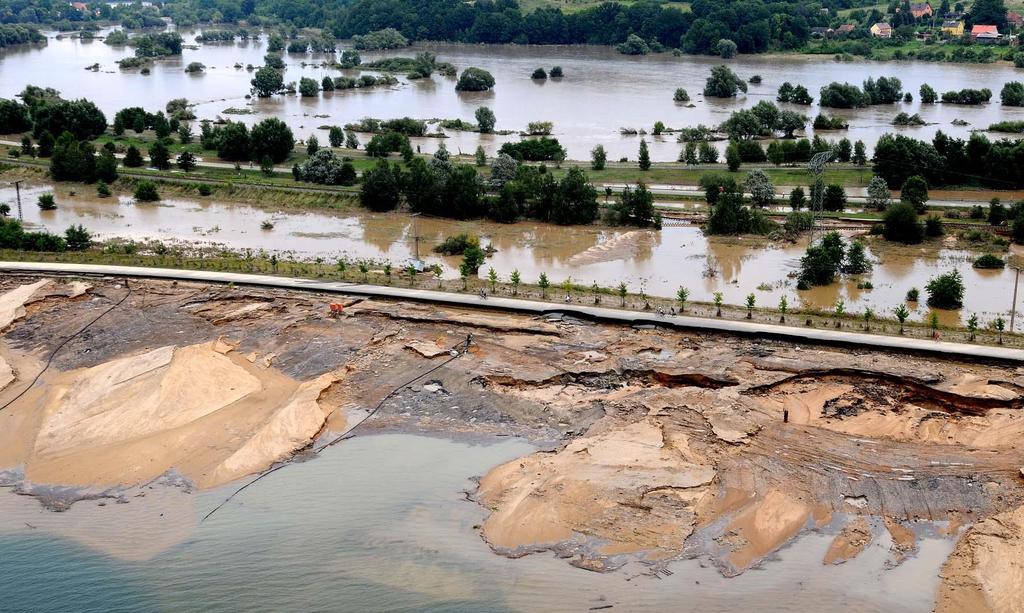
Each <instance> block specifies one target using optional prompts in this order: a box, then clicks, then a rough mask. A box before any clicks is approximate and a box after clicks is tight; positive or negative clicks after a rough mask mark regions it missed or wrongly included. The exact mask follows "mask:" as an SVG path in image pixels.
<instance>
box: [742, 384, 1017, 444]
mask: <svg viewBox="0 0 1024 613" xmlns="http://www.w3.org/2000/svg"><path fill="white" fill-rule="evenodd" d="M952 388H953V389H955V390H958V391H961V392H963V391H970V392H973V393H972V394H971V396H970V397H973V398H977V399H982V400H996V401H1000V400H1006V401H1010V400H1014V399H1016V398H1017V397H1018V394H1017V393H1016V392H1013V391H1011V390H1009V389H1007V388H1005V387H1002V386H998V385H993V384H990V383H989V382H988V381H987V380H983V381H971V382H962V383H957V384H954V385H953V386H952ZM868 392H869V393H865V390H862V389H858V388H857V387H856V386H855V385H853V384H849V383H829V382H821V383H809V382H801V383H787V384H785V385H782V386H779V387H778V388H776V390H774V391H773V394H772V395H771V396H766V397H761V398H757V399H756V403H757V404H758V405H759V407H760V408H761V409H762V410H763V411H764V412H766V413H768V414H770V415H780V414H782V412H783V410H786V411H788V412H789V421H790V423H794V424H800V425H812V426H816V427H820V428H827V429H829V430H834V431H836V432H843V433H846V434H850V435H854V436H863V437H871V438H887V439H891V440H896V441H912V442H930V443H940V444H947V445H959V446H970V447H992V448H1002V447H1005V448H1014V447H1017V446H1019V445H1020V443H1021V441H1022V440H1024V412H1022V411H1020V410H1019V409H1017V408H991V409H987V410H983V411H982V414H978V415H969V414H964V413H962V412H956V411H955V410H952V409H951V408H947V407H945V406H943V404H942V403H941V402H928V401H927V400H919V401H917V402H915V401H914V400H911V401H908V402H901V401H900V400H899V399H898V398H894V397H893V396H892V395H887V394H885V393H884V392H885V390H884V388H881V389H879V390H868ZM965 398H966V396H965Z"/></svg>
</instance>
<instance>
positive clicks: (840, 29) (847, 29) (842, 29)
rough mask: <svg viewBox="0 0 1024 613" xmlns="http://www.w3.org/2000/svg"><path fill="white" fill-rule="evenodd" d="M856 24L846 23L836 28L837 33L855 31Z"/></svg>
mask: <svg viewBox="0 0 1024 613" xmlns="http://www.w3.org/2000/svg"><path fill="white" fill-rule="evenodd" d="M854 27H855V26H854V25H853V24H852V23H844V24H843V25H841V26H839V27H838V28H836V34H849V33H850V32H853V29H854Z"/></svg>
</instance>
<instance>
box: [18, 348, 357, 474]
mask: <svg viewBox="0 0 1024 613" xmlns="http://www.w3.org/2000/svg"><path fill="white" fill-rule="evenodd" d="M336 380H337V377H335V376H334V375H333V374H327V375H323V376H321V377H319V378H317V379H315V380H312V381H309V382H306V383H302V384H299V383H297V382H296V381H294V380H292V379H290V378H289V377H286V376H284V375H283V374H281V373H279V372H276V371H274V370H272V369H267V368H261V367H259V366H256V365H253V364H250V363H249V362H248V361H247V360H245V359H244V358H241V357H239V356H235V355H234V354H233V353H232V347H231V345H229V344H227V343H225V342H223V341H214V342H209V343H202V344H199V345H192V346H186V347H173V346H166V347H160V348H157V349H154V350H151V351H147V352H145V353H142V354H139V355H133V356H128V357H124V358H119V359H115V360H111V361H109V362H105V363H102V364H98V365H96V366H92V367H89V368H83V369H78V370H74V371H70V372H65V373H60V372H57V373H54V374H53V375H52V376H50V375H47V380H46V385H45V386H42V387H37V388H34V389H33V390H32V391H31V392H30V393H28V394H26V395H25V396H24V397H23V398H22V399H21V400H19V401H18V402H16V403H15V404H14V405H12V406H11V407H10V408H9V409H8V411H6V412H5V413H4V414H2V415H0V420H2V422H3V427H0V466H19V465H21V466H24V468H25V478H26V480H27V481H29V482H32V483H36V484H40V483H45V484H61V485H76V486H89V487H108V486H127V485H134V484H139V483H144V482H147V481H149V480H152V479H154V478H156V477H158V476H159V475H161V474H164V473H165V472H167V471H168V470H170V469H175V470H177V471H178V472H179V473H181V474H182V475H184V476H185V477H187V478H189V479H191V480H192V481H193V482H195V483H196V484H197V485H199V486H200V487H211V486H215V485H218V484H221V483H225V482H228V481H231V480H232V479H235V478H238V477H240V476H243V475H246V474H249V473H252V472H256V471H259V470H261V469H263V468H266V467H267V466H269V465H270V464H271V463H273V462H275V461H277V460H281V459H284V458H286V457H287V456H288V455H290V454H291V453H293V452H294V451H296V450H297V449H300V448H302V447H304V446H306V445H308V444H309V443H310V441H311V440H312V439H313V437H314V436H316V434H317V433H318V432H319V431H320V429H321V428H322V427H323V424H324V422H325V421H326V419H327V416H328V414H329V412H330V411H329V409H327V408H322V407H320V406H319V404H318V403H317V398H318V397H319V395H320V393H321V392H323V391H324V390H326V389H327V388H328V387H330V385H331V384H333V383H334V382H335V381H336Z"/></svg>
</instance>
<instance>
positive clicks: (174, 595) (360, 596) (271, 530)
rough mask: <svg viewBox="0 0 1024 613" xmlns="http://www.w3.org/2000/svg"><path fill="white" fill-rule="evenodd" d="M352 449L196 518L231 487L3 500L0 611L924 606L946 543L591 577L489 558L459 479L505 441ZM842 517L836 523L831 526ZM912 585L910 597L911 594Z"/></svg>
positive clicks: (404, 438) (513, 450)
mask: <svg viewBox="0 0 1024 613" xmlns="http://www.w3.org/2000/svg"><path fill="white" fill-rule="evenodd" d="M499 440H500V441H501V442H498V441H496V440H494V439H490V440H488V439H484V440H477V441H472V442H468V441H451V440H446V439H442V438H434V437H426V436H417V435H410V434H381V435H371V436H358V437H356V438H354V439H351V440H349V441H346V442H345V443H344V444H341V445H338V446H336V447H334V448H332V449H329V450H327V451H326V452H325V453H323V454H320V455H319V456H318V457H317V458H316V459H315V460H313V461H309V462H303V463H297V464H293V465H291V466H288V467H286V468H285V469H284V470H281V471H278V472H276V473H274V474H272V475H270V476H268V477H267V478H266V479H263V480H262V481H260V482H259V483H258V484H256V485H254V486H253V487H251V488H249V489H247V490H245V491H244V492H243V493H242V494H241V495H240V496H239V497H238V498H236V499H235V500H234V501H232V502H231V503H230V504H228V505H227V506H225V507H224V508H223V509H221V510H220V511H218V512H217V514H216V515H214V516H212V517H211V518H210V519H209V520H207V521H206V522H204V523H199V519H200V518H201V517H202V516H203V515H204V514H205V513H206V512H207V511H208V510H209V509H210V508H212V507H213V506H215V505H216V504H217V503H219V502H220V501H221V500H223V498H224V497H225V496H226V495H227V494H228V493H230V492H231V491H232V490H234V489H235V488H237V484H231V485H229V486H225V487H223V488H219V489H216V490H211V491H206V492H198V493H193V494H190V493H184V492H181V491H179V490H177V489H173V488H168V487H161V486H155V487H151V488H143V491H142V492H141V493H143V494H145V496H144V497H141V496H133V497H129V498H128V499H127V501H128V502H127V504H115V503H113V502H109V501H108V502H105V503H102V506H101V503H100V502H97V501H82V502H78V503H76V504H75V505H73V506H72V507H71V509H70V510H68V511H66V512H64V513H53V512H51V511H46V510H44V509H42V507H41V506H40V505H39V504H38V503H37V502H36V501H35V500H33V499H31V498H28V497H23V496H15V495H13V494H10V493H6V492H2V491H0V517H3V518H4V521H3V522H2V524H0V585H3V586H4V590H3V596H2V601H0V608H3V610H5V611H11V612H19V613H20V612H22V611H38V610H41V608H42V607H41V606H40V603H46V605H45V608H46V609H49V610H75V611H82V612H92V611H114V610H122V611H123V610H131V611H140V612H150V611H153V612H160V611H202V612H204V613H215V612H221V611H225V612H227V611H240V610H246V611H250V610H258V611H282V610H305V611H312V610H348V611H368V610H374V611H384V610H387V611H541V610H543V611H586V610H588V609H592V608H595V607H601V608H607V607H608V606H609V605H610V606H611V607H614V609H612V610H626V611H635V610H645V611H663V610H667V609H669V608H676V607H678V604H679V602H681V601H683V600H685V601H686V602H687V603H689V604H690V606H691V607H693V608H694V610H700V611H735V610H755V609H756V610H761V611H788V610H792V609H793V608H796V607H807V608H809V609H810V610H814V609H816V608H820V606H821V603H823V602H828V603H829V606H830V607H831V608H835V609H843V610H846V611H854V612H865V613H866V612H873V611H889V612H893V611H900V612H916V611H921V612H925V611H930V610H931V607H932V603H933V600H934V597H935V593H936V589H937V587H938V571H939V567H940V566H941V564H942V562H943V560H944V559H945V557H946V556H947V555H948V554H949V552H950V551H951V549H952V546H953V539H949V538H940V537H938V536H936V535H935V534H929V533H922V534H921V537H920V538H919V540H918V546H919V547H920V550H919V552H918V553H917V554H916V555H915V556H912V557H910V558H909V559H907V560H906V561H905V562H903V563H902V564H901V565H899V566H898V567H896V568H892V569H888V570H884V571H883V570H882V568H883V567H884V565H885V559H886V557H887V556H888V537H887V535H886V533H885V530H884V528H880V529H879V530H876V533H877V535H876V541H877V546H872V547H870V548H868V550H867V551H865V552H864V553H863V554H862V555H860V556H857V557H856V558H855V559H853V560H850V561H848V562H846V563H845V564H842V565H839V566H832V565H829V566H824V565H822V562H821V560H822V557H823V556H824V553H825V551H826V549H827V548H828V546H829V542H830V541H831V538H832V536H833V534H834V532H835V531H836V529H837V528H833V527H828V528H826V529H824V530H823V531H820V532H809V533H808V534H806V535H804V536H802V537H800V538H799V539H798V540H796V541H795V542H794V543H792V544H791V545H789V546H787V547H785V548H784V549H783V550H782V551H781V552H779V553H778V554H777V555H776V556H773V558H772V559H769V560H767V561H765V562H764V564H763V566H762V568H761V569H755V570H751V571H749V572H746V573H744V574H743V575H740V576H739V577H736V578H732V579H726V578H724V577H722V576H721V575H719V574H718V572H717V570H715V569H714V567H713V566H711V565H710V564H707V563H706V562H701V561H699V560H683V561H678V562H674V563H672V564H671V565H670V566H669V568H671V570H672V571H673V574H672V575H671V576H666V577H664V578H661V577H659V578H653V577H650V576H637V573H639V572H641V571H643V570H645V569H644V567H643V565H638V564H634V565H629V566H627V567H625V568H623V569H621V570H619V571H616V572H612V573H607V574H601V573H594V572H588V571H584V570H580V569H578V568H574V567H572V566H570V565H569V564H568V561H566V560H561V559H558V558H556V557H555V556H554V555H552V554H549V553H544V554H537V555H531V556H527V557H525V558H520V559H507V558H504V557H500V556H498V555H495V554H493V553H492V552H491V551H490V549H489V548H488V546H487V545H486V543H484V541H483V540H482V539H481V538H480V536H479V534H478V533H477V529H476V528H475V526H477V525H478V524H480V523H481V522H482V520H483V518H484V517H485V510H484V509H483V508H481V507H480V506H478V505H477V504H476V503H473V502H469V501H467V500H466V499H465V496H464V494H463V493H462V492H464V491H467V490H469V491H471V490H472V489H473V488H474V485H473V482H472V481H471V480H470V477H472V476H474V475H480V474H482V473H484V472H486V471H487V470H488V469H489V468H490V467H492V466H494V465H496V464H498V463H501V462H505V461H508V460H510V459H513V458H515V457H518V456H520V455H522V454H524V453H528V452H529V451H530V450H531V447H530V446H529V445H528V444H526V443H524V442H521V441H519V440H515V439H499ZM842 521H843V519H842V518H841V517H839V516H837V519H836V521H835V522H834V523H835V524H836V525H841V522H842ZM908 585H913V586H914V587H913V589H907V586H908Z"/></svg>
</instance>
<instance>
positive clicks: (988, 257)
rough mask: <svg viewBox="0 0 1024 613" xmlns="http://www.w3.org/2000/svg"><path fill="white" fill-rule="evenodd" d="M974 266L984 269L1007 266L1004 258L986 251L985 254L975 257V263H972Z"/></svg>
mask: <svg viewBox="0 0 1024 613" xmlns="http://www.w3.org/2000/svg"><path fill="white" fill-rule="evenodd" d="M972 266H974V267H975V268H983V269H997V268H1006V262H1005V261H1003V258H1001V257H999V256H996V255H992V254H991V253H986V254H985V255H983V256H980V257H978V258H977V259H975V260H974V264H972Z"/></svg>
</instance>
